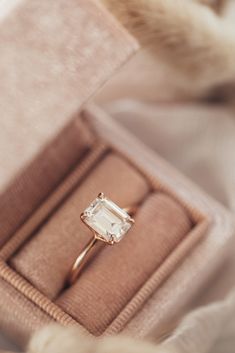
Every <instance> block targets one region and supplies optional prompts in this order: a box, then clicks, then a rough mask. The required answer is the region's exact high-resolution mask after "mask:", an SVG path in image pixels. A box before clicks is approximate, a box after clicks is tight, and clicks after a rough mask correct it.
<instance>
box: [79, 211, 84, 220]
mask: <svg viewBox="0 0 235 353" xmlns="http://www.w3.org/2000/svg"><path fill="white" fill-rule="evenodd" d="M80 218H81V220H82V221H83V220H84V219H85V213H84V212H82V213H81V214H80Z"/></svg>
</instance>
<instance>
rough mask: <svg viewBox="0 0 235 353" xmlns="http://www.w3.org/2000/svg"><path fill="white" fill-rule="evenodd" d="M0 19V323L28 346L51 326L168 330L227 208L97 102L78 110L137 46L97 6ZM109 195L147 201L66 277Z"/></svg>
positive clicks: (18, 10)
mask: <svg viewBox="0 0 235 353" xmlns="http://www.w3.org/2000/svg"><path fill="white" fill-rule="evenodd" d="M52 14H53V18H52V19H51V18H50V21H49V22H47V21H46V19H47V16H48V15H52ZM48 23H50V25H49V24H48ZM84 28H85V29H86V30H85V29H84ZM1 29H2V31H1V35H0V45H1V49H2V50H3V51H4V53H5V55H2V56H1V58H0V67H1V69H2V72H3V77H2V85H3V88H4V89H2V92H3V94H2V95H1V98H0V99H1V103H2V104H1V107H2V108H1V109H2V114H1V122H2V127H3V128H2V129H1V131H0V137H1V138H0V141H1V146H2V148H1V153H0V156H1V162H2V163H1V177H0V190H1V195H0V221H1V230H0V246H1V248H0V291H1V296H0V328H1V329H2V330H3V331H4V332H6V334H8V335H10V336H11V337H12V338H13V339H14V340H16V341H18V342H19V343H20V344H21V345H22V346H23V345H25V344H26V343H27V341H28V339H29V337H30V336H31V334H32V333H33V332H34V331H35V330H36V329H38V328H40V327H42V326H43V325H45V324H48V323H51V322H57V323H60V324H62V325H76V326H78V327H80V328H81V330H83V331H84V332H86V333H87V334H92V335H95V336H99V335H101V334H115V333H119V332H124V333H126V334H130V335H132V336H139V337H143V336H146V335H150V334H151V332H152V331H153V330H154V332H155V334H156V333H159V335H160V333H161V331H162V329H163V327H166V326H168V327H169V326H170V324H171V323H172V322H175V320H178V319H179V318H180V317H181V315H182V313H183V312H184V311H185V310H186V308H187V306H188V305H189V304H190V303H191V302H192V300H193V298H194V297H195V296H196V295H197V294H198V293H199V291H200V290H201V289H202V288H203V285H204V284H205V283H206V281H207V280H208V279H209V278H210V276H212V274H213V273H214V272H215V271H216V269H217V268H218V267H219V266H220V265H221V264H222V262H223V261H224V259H225V257H226V255H227V253H228V251H229V245H230V239H231V238H232V235H233V222H232V218H231V216H230V214H229V212H228V211H226V210H225V209H224V208H223V206H221V205H219V204H218V203H217V202H216V201H214V200H212V199H211V198H210V197H209V196H207V195H205V194H204V193H203V192H202V191H201V190H200V189H199V188H198V187H197V186H195V185H194V184H193V183H191V182H190V181H189V180H188V179H187V178H185V177H184V176H183V175H181V174H180V173H179V172H177V171H176V170H175V169H174V168H173V167H171V166H170V165H169V164H168V163H167V162H165V161H164V160H163V159H161V157H159V156H157V155H156V154H155V153H153V152H152V151H150V150H149V149H148V148H147V147H145V146H144V145H143V144H141V142H140V141H138V140H137V139H136V138H134V137H133V136H131V134H130V133H129V132H127V131H125V130H124V129H123V128H121V127H120V126H118V125H117V124H116V123H115V122H114V121H113V120H112V118H110V117H109V116H107V115H106V114H105V113H104V112H102V111H101V110H100V109H99V108H97V107H95V106H92V105H90V106H87V107H85V108H81V103H83V102H84V101H85V100H86V99H87V98H88V97H89V96H90V95H91V94H92V93H95V91H96V90H97V89H98V87H99V86H100V85H102V83H103V82H105V80H107V79H108V77H110V76H111V74H112V73H113V72H114V71H115V70H116V69H117V68H118V67H119V66H120V65H121V64H122V63H123V62H124V61H125V60H127V58H128V57H129V56H130V55H131V54H132V53H133V52H134V51H135V50H136V49H137V48H138V45H137V43H136V42H135V41H134V39H133V38H131V37H130V36H129V34H128V33H126V32H125V31H124V30H123V28H122V27H120V26H119V24H118V23H116V22H115V20H114V19H113V18H112V17H111V15H109V14H108V13H107V11H106V10H105V9H103V8H102V7H101V6H100V5H99V4H97V3H96V2H94V3H93V2H92V1H89V2H86V1H83V0H79V1H75V0H74V1H70V2H66V1H65V0H59V1H57V2H47V3H44V2H41V1H35V2H34V3H33V4H32V2H30V1H29V0H28V1H23V2H21V3H20V4H17V3H16V4H15V6H14V7H12V8H11V9H10V10H9V12H8V13H5V21H3V22H2V23H1ZM26 33H27V34H26ZM16 36H17V42H16V41H15V40H14V38H15V37H16ZM6 40H8V47H6V46H5V43H6ZM32 43H33V45H32ZM94 54H95V60H96V62H94ZM12 63H14V66H13V68H12V66H11V65H12ZM10 69H11V70H15V71H14V75H13V74H10ZM12 77H15V78H17V79H14V85H13V81H12ZM12 100H14V102H15V104H14V106H12V103H11V102H12ZM76 111H77V113H76ZM6 156H7V158H6ZM101 191H102V192H104V193H105V194H106V195H107V196H108V197H110V198H111V199H112V200H113V201H114V202H116V203H118V204H119V205H120V206H121V207H125V206H127V205H131V204H135V205H138V208H137V212H136V214H135V220H136V222H135V225H134V226H133V227H132V229H131V230H130V232H129V233H128V235H127V236H126V237H125V238H124V239H123V240H122V241H121V242H120V243H119V244H117V245H115V246H113V247H110V246H106V247H101V248H100V249H99V251H98V252H97V253H96V254H95V256H94V257H93V258H92V259H91V261H90V262H89V263H88V265H87V266H86V267H85V268H84V270H83V272H82V274H81V276H80V277H79V278H78V280H77V281H76V282H75V283H74V284H73V285H71V286H69V287H68V286H67V284H66V279H67V275H68V272H69V270H70V268H71V266H72V264H73V262H74V260H75V259H76V257H77V255H78V253H79V251H81V249H82V248H83V246H84V245H85V244H86V242H87V241H88V240H89V239H90V237H91V234H90V232H89V230H88V229H87V228H86V227H85V226H84V225H83V224H82V222H81V221H80V217H79V216H80V213H81V212H82V211H83V210H84V209H85V208H86V207H87V206H88V205H89V203H90V202H91V201H92V200H93V199H94V198H95V197H96V195H97V194H98V193H99V192H101ZM192 283H193V285H192Z"/></svg>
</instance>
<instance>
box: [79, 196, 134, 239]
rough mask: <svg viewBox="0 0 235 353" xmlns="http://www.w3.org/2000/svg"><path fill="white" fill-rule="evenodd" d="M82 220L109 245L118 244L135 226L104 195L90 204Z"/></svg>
mask: <svg viewBox="0 0 235 353" xmlns="http://www.w3.org/2000/svg"><path fill="white" fill-rule="evenodd" d="M81 218H82V220H83V222H84V223H86V224H87V225H88V226H89V227H90V228H91V229H92V230H93V231H94V232H95V233H96V235H97V236H98V237H99V238H100V239H101V240H103V241H105V242H108V243H118V242H119V241H120V240H121V239H122V238H123V237H124V235H126V233H127V232H128V230H129V229H130V228H131V226H132V225H133V222H134V221H133V219H132V218H131V217H130V216H129V214H128V213H127V212H126V211H125V210H123V209H122V208H120V207H118V206H117V205H116V204H115V203H114V202H112V201H111V200H109V199H108V198H106V197H105V196H104V195H103V194H99V195H98V197H97V198H96V199H95V200H94V201H93V202H92V203H91V204H90V206H89V207H88V208H86V209H85V211H84V213H82V215H81Z"/></svg>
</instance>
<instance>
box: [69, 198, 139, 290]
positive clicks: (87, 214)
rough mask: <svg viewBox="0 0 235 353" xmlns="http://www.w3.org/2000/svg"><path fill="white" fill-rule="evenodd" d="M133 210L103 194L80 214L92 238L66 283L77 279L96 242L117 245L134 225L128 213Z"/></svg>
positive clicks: (75, 263) (78, 258)
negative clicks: (123, 206)
mask: <svg viewBox="0 0 235 353" xmlns="http://www.w3.org/2000/svg"><path fill="white" fill-rule="evenodd" d="M133 210H135V208H134V207H133V208H124V209H123V208H121V207H119V206H118V205H117V204H116V203H114V202H113V201H111V200H110V199H109V198H107V197H106V196H105V195H104V193H99V194H98V196H97V197H96V199H95V200H94V201H92V202H91V204H90V205H89V206H88V207H87V208H86V209H85V210H84V212H83V213H82V214H81V216H80V217H81V220H82V222H83V223H84V224H85V225H86V226H87V227H88V228H89V229H90V230H91V231H92V233H93V238H92V239H91V240H90V241H89V242H88V244H87V245H86V246H85V247H84V248H83V250H82V252H81V253H80V254H79V255H78V257H77V259H76V261H75V262H74V264H73V266H72V269H71V271H70V273H69V276H68V283H69V284H73V283H74V282H75V281H76V279H77V278H78V276H79V274H80V272H81V270H82V268H83V266H84V265H85V263H86V261H87V259H88V255H89V254H90V252H91V250H92V249H93V248H94V246H95V244H96V243H97V242H98V241H101V242H103V243H105V244H108V245H114V244H116V243H119V242H120V241H121V240H122V239H123V238H124V237H125V235H126V234H127V233H128V231H129V230H130V229H131V227H132V226H133V224H134V223H135V221H134V219H133V218H132V217H131V216H130V214H129V212H131V211H133Z"/></svg>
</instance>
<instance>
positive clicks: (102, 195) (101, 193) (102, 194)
mask: <svg viewBox="0 0 235 353" xmlns="http://www.w3.org/2000/svg"><path fill="white" fill-rule="evenodd" d="M98 198H99V199H101V200H103V199H104V193H103V192H100V193H99V194H98Z"/></svg>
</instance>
